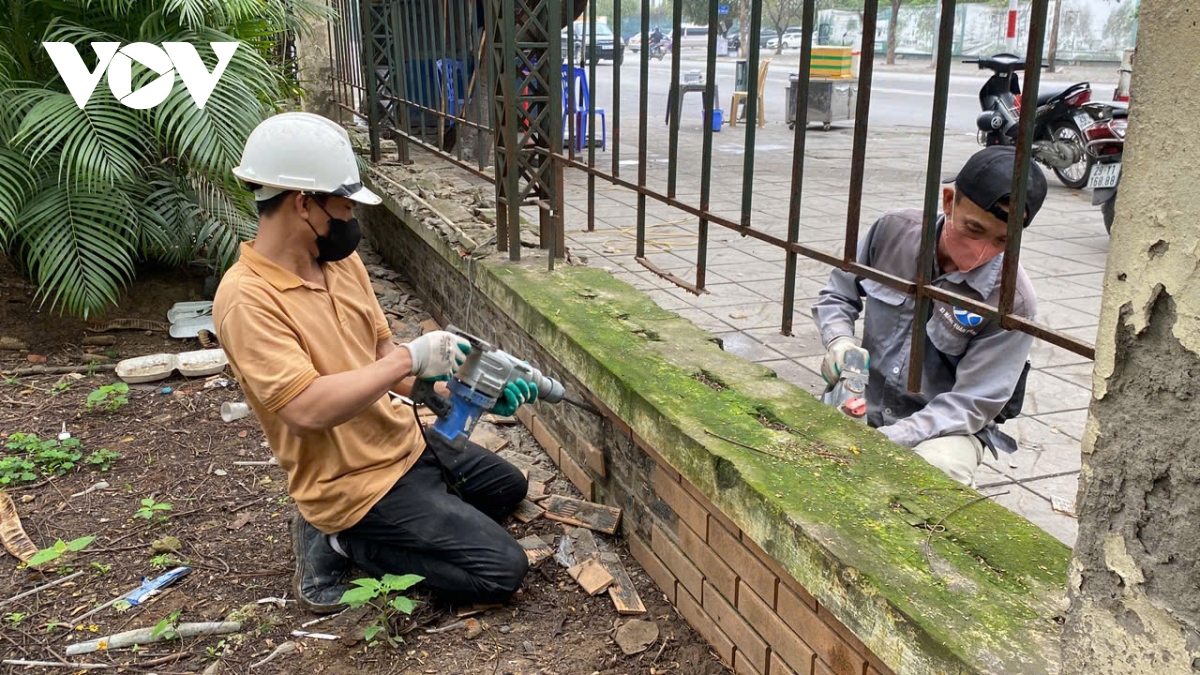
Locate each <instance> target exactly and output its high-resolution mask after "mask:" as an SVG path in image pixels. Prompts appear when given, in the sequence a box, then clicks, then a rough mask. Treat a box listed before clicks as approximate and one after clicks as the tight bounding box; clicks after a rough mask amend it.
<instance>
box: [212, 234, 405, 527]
mask: <svg viewBox="0 0 1200 675" xmlns="http://www.w3.org/2000/svg"><path fill="white" fill-rule="evenodd" d="M322 268H323V269H324V270H325V284H326V287H327V288H321V287H320V286H318V285H316V284H313V283H310V282H308V281H305V280H304V279H301V278H300V277H298V276H296V275H295V274H293V273H292V272H289V271H288V270H285V269H283V268H282V267H280V266H279V265H276V264H275V263H273V262H271V261H270V260H268V259H266V258H265V257H263V256H262V255H260V254H259V253H258V252H256V251H255V250H254V242H247V243H244V244H242V245H241V257H240V259H239V260H238V262H237V263H235V264H234V265H233V267H231V268H229V271H228V272H226V273H225V276H224V278H222V279H221V285H220V287H219V288H218V289H217V296H216V298H215V300H214V302H213V325H214V326H215V327H216V331H217V338H218V339H219V340H220V341H221V347H222V348H223V349H224V350H225V353H226V355H227V356H228V357H229V363H230V365H231V366H232V367H233V374H234V376H236V377H237V380H238V382H240V383H241V385H242V389H243V390H244V391H245V393H246V401H247V402H248V403H249V404H250V408H251V409H253V410H254V414H255V415H257V416H258V420H259V423H260V424H262V429H263V432H264V433H265V434H266V435H267V442H268V443H270V445H271V450H272V451H273V452H274V453H275V457H276V458H277V459H278V460H279V465H280V466H281V467H283V470H284V471H286V472H287V475H288V492H289V493H290V494H291V496H292V498H293V499H295V500H296V505H297V506H298V507H299V508H300V513H301V514H302V515H303V516H304V518H305V519H306V520H308V522H310V523H312V524H313V525H314V526H316V527H317V529H320V530H321V531H323V532H326V533H334V532H339V531H341V530H344V529H346V528H348V527H350V526H352V525H354V524H355V523H357V522H358V521H359V520H360V519H362V517H363V516H364V515H366V513H367V511H368V510H370V508H371V507H372V506H374V505H375V503H376V502H378V501H379V500H380V498H382V497H383V496H384V495H385V494H387V492H388V490H390V489H391V488H392V486H393V485H394V484H395V483H396V481H397V480H399V479H400V477H401V476H403V475H404V473H405V472H406V471H408V469H409V468H410V467H412V465H413V463H414V462H416V461H417V458H418V457H420V456H421V452H422V451H423V450H424V449H425V443H424V440H423V438H422V436H421V430H420V429H419V428H418V427H417V423H416V420H415V419H413V415H412V410H410V409H409V408H406V407H401V408H396V409H393V408H392V405H391V403H390V402H389V401H388V397H387V395H384V396H382V397H380V398H379V400H378V401H375V402H374V403H372V404H371V406H370V407H369V408H367V409H366V410H363V411H362V412H361V413H359V414H358V415H357V416H355V417H354V418H353V419H351V420H349V421H347V422H345V423H343V424H339V425H338V426H336V427H333V428H332V429H326V430H325V431H322V432H318V433H312V434H306V435H300V434H297V433H296V432H295V431H293V430H292V429H291V428H290V427H288V425H287V424H285V423H284V422H283V420H282V419H281V418H280V417H279V410H280V409H281V408H283V406H285V405H287V404H288V402H290V401H291V400H292V399H294V398H296V396H298V395H299V394H300V392H302V391H304V390H305V389H306V388H307V387H308V386H309V385H310V384H312V383H313V381H314V380H316V379H317V378H318V377H320V376H322V375H336V374H337V373H344V372H346V371H350V370H357V369H359V368H362V367H364V366H368V365H371V364H372V363H374V362H375V343H376V341H378V340H386V339H389V338H391V331H390V330H389V328H388V323H387V319H385V318H384V316H383V310H382V309H380V308H379V302H378V301H376V300H375V293H374V292H373V291H372V289H371V281H370V278H369V277H368V276H367V269H366V267H364V266H363V263H362V260H360V259H359V257H358V254H357V253H355V254H352V255H351V256H350V257H348V258H346V259H344V260H339V261H338V262H333V263H322Z"/></svg>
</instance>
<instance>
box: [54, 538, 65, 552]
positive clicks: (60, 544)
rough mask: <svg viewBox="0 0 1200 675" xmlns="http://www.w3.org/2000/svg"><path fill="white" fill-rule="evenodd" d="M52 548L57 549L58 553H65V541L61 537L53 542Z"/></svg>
mask: <svg viewBox="0 0 1200 675" xmlns="http://www.w3.org/2000/svg"><path fill="white" fill-rule="evenodd" d="M54 550H55V551H58V552H59V553H65V552H66V550H67V542H65V541H63V540H62V539H59V540H58V541H56V542H54Z"/></svg>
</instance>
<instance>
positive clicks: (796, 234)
mask: <svg viewBox="0 0 1200 675" xmlns="http://www.w3.org/2000/svg"><path fill="white" fill-rule="evenodd" d="M868 1H869V0H868ZM802 12H803V18H802V23H801V26H802V30H803V36H802V37H801V39H800V73H799V79H800V86H798V87H796V112H795V114H796V123H795V130H796V134H795V136H794V137H793V139H792V190H791V192H792V197H791V199H790V200H789V202H788V221H787V223H788V230H787V243H788V244H789V245H793V244H795V243H796V242H797V241H798V240H799V239H800V203H801V200H802V199H803V196H804V152H805V147H806V142H807V140H808V86H809V83H810V82H811V80H812V38H813V23H814V20H815V17H816V0H804V7H803V9H802ZM789 93H790V90H789ZM797 263H798V261H797V259H796V252H794V251H788V254H787V259H786V260H785V262H784V267H783V318H782V319H781V322H780V324H781V325H780V328H779V330H780V332H782V333H783V334H784V335H791V334H792V318H793V314H794V313H795V311H796V267H797Z"/></svg>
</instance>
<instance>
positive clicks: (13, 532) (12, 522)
mask: <svg viewBox="0 0 1200 675" xmlns="http://www.w3.org/2000/svg"><path fill="white" fill-rule="evenodd" d="M0 542H3V544H4V550H6V551H8V552H9V553H11V554H12V555H13V557H14V558H16V559H17V560H20V561H21V562H23V563H28V562H29V560H30V558H32V557H33V556H35V555H37V552H38V547H37V546H35V545H34V543H33V541H32V540H30V539H29V535H27V534H25V528H24V527H23V526H22V525H21V517H20V516H19V515H17V505H16V504H14V503H13V500H12V497H9V496H8V494H7V493H6V492H4V491H2V490H0Z"/></svg>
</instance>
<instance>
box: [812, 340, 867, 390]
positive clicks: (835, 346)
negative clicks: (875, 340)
mask: <svg viewBox="0 0 1200 675" xmlns="http://www.w3.org/2000/svg"><path fill="white" fill-rule="evenodd" d="M825 349H826V350H827V351H826V352H825V360H824V361H821V377H823V378H825V383H826V384H833V383H835V382H837V381H838V377H840V376H841V374H842V368H843V367H845V365H846V355H847V354H849V353H850V352H852V351H857V352H862V355H863V363H865V364H867V366H870V365H871V354H870V353H868V352H867V350H865V349H863V348H862V347H859V346H858V341H856V340H855V339H854V338H852V337H848V336H845V335H843V336H842V337H837V338H834V339H833V340H832V341H830V343H829V344H828V345H826V346H825Z"/></svg>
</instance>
